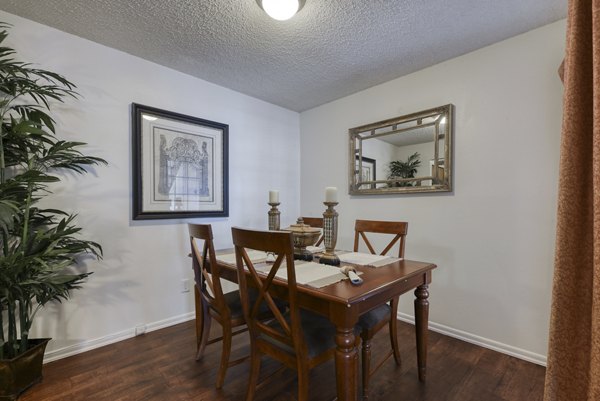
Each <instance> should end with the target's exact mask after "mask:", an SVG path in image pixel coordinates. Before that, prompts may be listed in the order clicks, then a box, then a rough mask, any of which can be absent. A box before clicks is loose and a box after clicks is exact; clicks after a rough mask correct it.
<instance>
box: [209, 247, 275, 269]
mask: <svg viewBox="0 0 600 401" xmlns="http://www.w3.org/2000/svg"><path fill="white" fill-rule="evenodd" d="M246 252H247V253H248V257H249V258H250V260H251V261H252V263H262V262H264V261H266V260H267V253H266V252H262V251H255V250H248V251H246ZM217 260H218V261H219V262H221V263H225V264H228V265H231V266H235V253H226V254H224V255H217Z"/></svg>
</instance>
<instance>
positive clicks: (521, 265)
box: [300, 21, 565, 363]
mask: <svg viewBox="0 0 600 401" xmlns="http://www.w3.org/2000/svg"><path fill="white" fill-rule="evenodd" d="M564 42H565V21H559V22H557V23H554V24H551V25H548V26H545V27H542V28H540V29H537V30H534V31H531V32H528V33H526V34H523V35H520V36H517V37H514V38H512V39H509V40H506V41H503V42H500V43H497V44H494V45H492V46H489V47H486V48H483V49H480V50H478V51H475V52H473V53H470V54H466V55H464V56H461V57H458V58H456V59H453V60H449V61H447V62H444V63H441V64H438V65H435V66H433V67H430V68H427V69H424V70H421V71H418V72H416V73H413V74H411V75H408V76H405V77H402V78H399V79H396V80H394V81H390V82H388V83H385V84H382V85H379V86H376V87H373V88H370V89H368V90H365V91H362V92H359V93H356V94H354V95H351V96H348V97H346V98H343V99H340V100H337V101H334V102H331V103H328V104H326V105H323V106H320V107H317V108H315V109H312V110H309V111H306V112H303V113H301V115H300V132H301V177H302V179H301V209H302V214H303V215H318V214H319V213H322V211H323V209H324V207H323V204H322V203H321V202H322V198H323V188H324V187H326V186H337V187H338V188H340V190H341V194H340V204H339V206H338V208H337V209H338V212H339V214H340V236H339V244H340V245H341V246H342V247H350V246H351V245H352V240H351V238H352V230H353V222H354V219H356V218H363V219H380V220H406V221H408V222H409V234H408V237H407V248H406V256H407V257H408V258H409V259H417V260H424V261H431V262H434V263H436V264H437V265H438V269H437V270H435V271H434V274H433V283H432V285H431V287H430V293H431V296H430V301H431V310H430V322H431V324H430V327H431V328H433V329H436V330H440V331H444V332H446V333H449V334H452V335H455V336H459V337H462V338H464V339H467V340H469V341H473V342H479V343H481V344H485V345H486V346H488V347H492V348H496V349H500V350H503V351H504V352H508V353H512V354H515V355H519V356H521V357H523V358H526V359H530V360H534V361H537V362H540V363H544V361H545V355H546V347H547V339H548V335H547V331H548V319H549V307H550V289H551V278H552V269H553V265H552V264H553V251H554V234H555V215H556V190H557V177H558V156H559V137H560V127H561V113H562V109H561V104H562V99H561V97H562V85H561V83H560V80H559V78H558V75H557V68H558V66H559V64H560V62H561V60H562V57H563V52H564ZM447 103H453V104H454V105H455V106H456V114H455V143H454V145H455V152H454V174H455V175H454V191H453V192H452V193H446V194H429V195H418V194H415V195H393V196H352V197H351V196H349V195H347V188H348V182H347V181H348V179H347V177H348V173H347V168H348V167H347V165H348V150H347V143H348V128H350V127H356V126H359V125H364V124H367V123H371V122H375V121H380V120H383V119H388V118H392V117H396V116H400V115H403V114H408V113H413V112H416V111H419V110H424V109H428V108H431V107H435V106H441V105H444V104H447ZM401 300H402V305H401V312H402V316H403V317H404V318H410V316H409V315H412V314H413V309H412V300H413V296H412V294H408V295H405V296H403V297H401Z"/></svg>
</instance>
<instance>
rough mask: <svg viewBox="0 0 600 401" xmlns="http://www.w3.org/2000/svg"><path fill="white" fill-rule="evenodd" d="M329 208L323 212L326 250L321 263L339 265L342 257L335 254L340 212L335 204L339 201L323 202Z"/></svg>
mask: <svg viewBox="0 0 600 401" xmlns="http://www.w3.org/2000/svg"><path fill="white" fill-rule="evenodd" d="M323 204H325V205H326V206H327V209H326V210H325V212H324V213H323V238H324V244H325V252H323V254H322V255H321V259H320V260H319V263H323V264H326V265H332V266H339V265H340V259H339V258H338V257H337V255H336V254H335V244H336V242H337V232H338V213H337V212H336V211H335V209H334V206H335V205H337V204H338V202H323Z"/></svg>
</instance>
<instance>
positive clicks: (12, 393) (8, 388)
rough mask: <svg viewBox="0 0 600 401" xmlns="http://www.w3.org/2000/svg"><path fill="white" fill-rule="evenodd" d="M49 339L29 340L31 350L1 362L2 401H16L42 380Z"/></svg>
mask: <svg viewBox="0 0 600 401" xmlns="http://www.w3.org/2000/svg"><path fill="white" fill-rule="evenodd" d="M48 341H50V339H49V338H36V339H32V340H29V349H28V350H27V351H25V352H23V353H22V354H20V355H17V356H16V357H14V358H12V359H2V360H0V401H8V400H16V399H17V397H18V396H19V395H20V394H21V393H22V392H23V391H25V390H27V389H28V388H29V387H31V386H33V385H34V384H36V383H39V382H40V381H41V380H42V363H43V362H44V351H45V350H46V344H48Z"/></svg>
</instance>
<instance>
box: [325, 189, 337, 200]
mask: <svg viewBox="0 0 600 401" xmlns="http://www.w3.org/2000/svg"><path fill="white" fill-rule="evenodd" d="M337 201H338V200H337V188H336V187H327V188H325V202H337Z"/></svg>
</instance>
